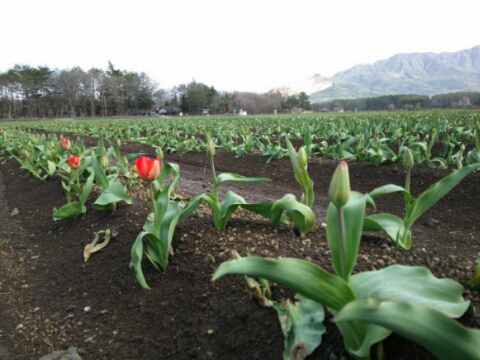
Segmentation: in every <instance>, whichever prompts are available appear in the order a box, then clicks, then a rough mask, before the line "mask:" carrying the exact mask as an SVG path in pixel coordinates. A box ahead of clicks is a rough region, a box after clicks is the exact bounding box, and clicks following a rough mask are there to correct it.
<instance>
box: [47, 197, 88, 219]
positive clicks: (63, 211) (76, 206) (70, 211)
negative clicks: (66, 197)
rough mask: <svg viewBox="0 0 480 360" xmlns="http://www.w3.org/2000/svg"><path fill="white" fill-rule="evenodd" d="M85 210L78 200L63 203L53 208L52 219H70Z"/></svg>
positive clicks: (83, 212)
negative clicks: (58, 207)
mask: <svg viewBox="0 0 480 360" xmlns="http://www.w3.org/2000/svg"><path fill="white" fill-rule="evenodd" d="M86 212H87V208H86V207H85V206H84V205H83V204H82V203H80V202H78V201H75V202H71V203H68V204H65V205H63V206H62V207H61V208H60V209H58V210H57V209H53V220H55V221H57V220H61V219H72V218H76V217H78V216H80V215H83V214H85V213H86Z"/></svg>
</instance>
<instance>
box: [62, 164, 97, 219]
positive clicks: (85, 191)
mask: <svg viewBox="0 0 480 360" xmlns="http://www.w3.org/2000/svg"><path fill="white" fill-rule="evenodd" d="M67 164H68V166H70V168H71V169H72V174H75V178H76V182H75V183H72V182H70V183H69V185H65V184H64V183H63V182H62V185H63V187H64V189H65V190H67V199H68V203H67V204H65V205H63V206H62V207H61V208H60V209H58V210H57V209H56V208H53V220H60V219H70V218H76V217H78V216H80V215H85V214H86V212H87V208H86V207H85V202H86V201H87V199H88V196H89V195H90V192H91V191H92V187H93V179H94V174H93V173H91V174H90V175H89V176H88V179H87V181H86V183H85V184H84V185H83V187H82V186H80V181H79V173H80V172H81V171H82V172H83V170H85V166H86V165H85V164H84V165H83V166H82V165H81V159H80V157H79V156H78V155H73V156H70V157H69V158H68V159H67ZM71 189H73V190H74V191H75V193H77V195H78V201H71V200H72V196H71V193H70V190H71Z"/></svg>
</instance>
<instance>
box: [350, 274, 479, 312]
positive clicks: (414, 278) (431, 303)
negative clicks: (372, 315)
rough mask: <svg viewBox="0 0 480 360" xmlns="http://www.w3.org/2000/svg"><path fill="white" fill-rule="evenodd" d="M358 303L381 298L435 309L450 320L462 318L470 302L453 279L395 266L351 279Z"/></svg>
mask: <svg viewBox="0 0 480 360" xmlns="http://www.w3.org/2000/svg"><path fill="white" fill-rule="evenodd" d="M349 284H350V286H351V287H352V289H353V291H354V293H355V296H356V298H357V299H366V298H371V297H372V298H381V299H386V300H396V301H402V302H409V303H417V304H419V305H422V306H425V307H429V308H433V309H435V310H436V311H440V312H442V313H444V314H445V315H447V316H449V317H454V318H457V317H460V316H462V315H463V314H464V313H465V311H466V310H467V309H468V307H469V305H470V302H469V301H465V300H464V299H463V298H462V293H463V291H464V288H463V286H461V285H460V284H459V283H458V282H456V281H454V280H452V279H437V278H436V277H434V276H433V275H432V273H431V272H430V270H428V269H427V268H424V267H420V266H415V267H411V266H402V265H392V266H389V267H386V268H384V269H381V270H377V271H366V272H362V273H359V274H356V275H353V276H352V277H351V278H350V283H349Z"/></svg>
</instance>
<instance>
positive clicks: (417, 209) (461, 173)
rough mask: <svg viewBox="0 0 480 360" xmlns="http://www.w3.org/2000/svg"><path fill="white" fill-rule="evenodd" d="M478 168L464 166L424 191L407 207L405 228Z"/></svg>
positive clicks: (479, 165) (473, 165) (478, 165)
mask: <svg viewBox="0 0 480 360" xmlns="http://www.w3.org/2000/svg"><path fill="white" fill-rule="evenodd" d="M479 168H480V163H475V164H471V165H468V166H465V167H463V168H461V169H459V170H456V171H454V172H453V173H451V174H450V175H448V176H446V177H444V178H443V179H441V180H440V181H438V182H436V183H435V184H433V185H432V186H431V187H430V188H428V189H427V190H425V191H424V192H423V193H422V194H421V195H420V196H419V197H418V198H417V199H416V200H415V201H414V202H413V203H412V204H411V205H410V206H407V213H406V215H405V226H406V227H408V228H410V226H411V225H412V224H413V223H414V222H415V220H417V219H418V218H419V217H420V216H421V215H423V214H424V213H425V212H426V211H427V210H428V209H430V208H431V207H432V206H433V205H434V204H435V203H436V202H437V201H439V200H440V199H441V198H442V197H444V196H445V195H446V194H448V193H449V192H450V190H452V189H453V188H454V187H455V186H456V185H457V184H458V183H459V182H460V181H461V180H462V179H463V178H464V177H465V176H467V175H468V174H470V173H471V172H472V171H475V170H477V169H479Z"/></svg>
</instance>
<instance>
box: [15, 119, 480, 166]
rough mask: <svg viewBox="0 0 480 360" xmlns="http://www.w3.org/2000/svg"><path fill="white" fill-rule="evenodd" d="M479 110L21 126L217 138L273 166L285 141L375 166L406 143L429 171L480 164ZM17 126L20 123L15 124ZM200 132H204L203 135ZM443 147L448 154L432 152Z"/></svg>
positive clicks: (168, 143)
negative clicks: (437, 146)
mask: <svg viewBox="0 0 480 360" xmlns="http://www.w3.org/2000/svg"><path fill="white" fill-rule="evenodd" d="M479 118H480V115H477V114H476V112H474V111H467V110H465V111H461V112H460V111H442V112H435V111H428V112H427V111H425V112H418V113H416V112H414V113H411V112H394V113H362V114H360V113H353V114H336V115H317V114H312V115H302V116H258V117H251V118H244V117H209V118H205V117H204V118H193V119H192V118H175V119H171V118H154V119H152V118H141V119H123V120H109V121H107V122H106V123H105V122H104V121H102V122H95V121H78V120H76V121H37V122H29V123H24V124H22V128H25V127H26V128H29V129H34V130H43V131H47V132H56V133H72V134H78V135H81V136H84V135H88V136H94V137H97V136H98V135H99V133H100V132H105V133H106V135H107V136H108V137H109V138H111V139H114V140H116V139H120V140H128V141H135V142H141V143H147V144H149V145H152V146H159V147H161V148H163V149H165V151H166V152H199V151H205V150H206V148H207V141H206V139H207V138H210V137H212V138H214V139H215V145H216V147H217V148H219V149H222V150H226V151H234V152H235V153H236V154H237V156H238V157H240V156H244V155H246V154H249V153H260V155H261V156H265V157H267V159H268V160H267V161H271V160H272V159H275V158H279V157H283V156H287V153H288V151H287V149H286V144H285V139H286V138H288V139H290V140H296V139H299V140H303V142H304V144H305V149H306V152H307V155H308V157H309V158H321V157H331V158H334V159H337V160H349V161H352V160H356V161H371V162H373V163H375V164H376V165H377V166H379V165H381V164H383V163H388V162H401V161H402V157H401V154H399V150H400V149H401V148H402V146H408V147H409V148H410V149H411V150H412V152H413V154H414V158H415V161H416V162H418V163H421V164H422V165H423V166H425V167H429V168H434V167H441V168H446V167H450V166H452V165H453V166H456V167H457V168H459V167H461V166H463V165H465V164H469V163H472V162H476V161H478V160H480V158H479V157H478V156H475V155H476V154H471V155H470V156H468V154H466V153H465V146H466V145H468V144H471V143H476V144H477V145H476V148H477V151H480V149H479V148H480V144H479V141H478V135H476V132H477V128H478V126H479V125H478V120H479ZM12 126H14V125H12ZM199 134H201V135H200V136H199ZM437 143H441V144H442V148H443V149H442V151H441V152H438V153H435V154H434V153H432V149H433V146H434V145H435V144H437Z"/></svg>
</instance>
